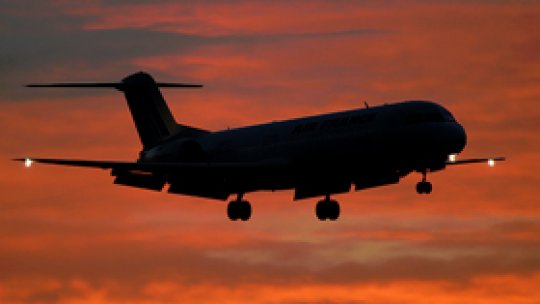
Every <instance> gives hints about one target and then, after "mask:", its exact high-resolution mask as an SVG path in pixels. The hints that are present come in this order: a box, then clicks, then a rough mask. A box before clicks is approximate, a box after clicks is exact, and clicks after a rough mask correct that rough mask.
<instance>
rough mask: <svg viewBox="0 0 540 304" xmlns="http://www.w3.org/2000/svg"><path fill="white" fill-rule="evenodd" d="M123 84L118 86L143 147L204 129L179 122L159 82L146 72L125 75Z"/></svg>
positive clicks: (199, 132) (187, 135)
mask: <svg viewBox="0 0 540 304" xmlns="http://www.w3.org/2000/svg"><path fill="white" fill-rule="evenodd" d="M122 84H123V85H122V86H120V87H119V88H118V89H119V90H120V91H122V92H124V95H125V96H126V100H127V103H128V106H129V110H130V111H131V116H132V117H133V121H134V122H135V127H136V128H137V132H138V133H139V137H140V139H141V142H142V145H143V147H144V149H147V148H151V147H153V146H155V145H156V144H157V143H159V142H160V141H162V140H163V139H166V138H168V137H170V136H171V135H175V134H178V133H183V135H184V136H186V137H191V136H197V135H199V134H201V133H206V132H207V131H203V130H200V129H196V128H193V127H189V126H185V125H181V124H178V123H177V122H176V120H175V119H174V117H173V115H172V113H171V111H170V110H169V107H168V106H167V104H166V103H165V99H163V95H161V92H160V91H159V88H158V84H157V83H156V82H155V81H154V79H153V78H152V77H151V76H150V75H149V74H146V73H143V72H139V73H135V74H132V75H130V76H128V77H126V78H124V79H123V80H122ZM183 86H185V85H183Z"/></svg>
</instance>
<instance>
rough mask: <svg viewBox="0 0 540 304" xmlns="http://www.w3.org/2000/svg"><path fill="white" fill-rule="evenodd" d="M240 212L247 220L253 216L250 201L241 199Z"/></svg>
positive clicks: (240, 215) (243, 219) (241, 217)
mask: <svg viewBox="0 0 540 304" xmlns="http://www.w3.org/2000/svg"><path fill="white" fill-rule="evenodd" d="M238 206H239V208H238V211H239V212H238V213H239V217H240V219H241V220H242V221H247V220H249V219H250V218H251V211H252V209H251V204H250V203H249V202H248V201H240V202H239V204H238Z"/></svg>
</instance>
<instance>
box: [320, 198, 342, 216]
mask: <svg viewBox="0 0 540 304" xmlns="http://www.w3.org/2000/svg"><path fill="white" fill-rule="evenodd" d="M339 213H340V208H339V203H338V202H337V201H335V200H332V199H330V195H327V196H326V197H325V198H324V199H323V200H320V201H319V202H317V205H316V206H315V214H316V215H317V218H318V219H319V220H321V221H326V220H331V221H335V220H337V219H338V218H339Z"/></svg>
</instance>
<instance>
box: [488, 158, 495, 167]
mask: <svg viewBox="0 0 540 304" xmlns="http://www.w3.org/2000/svg"><path fill="white" fill-rule="evenodd" d="M488 166H490V167H495V160H494V159H493V158H490V159H488Z"/></svg>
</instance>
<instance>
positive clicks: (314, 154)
mask: <svg viewBox="0 0 540 304" xmlns="http://www.w3.org/2000/svg"><path fill="white" fill-rule="evenodd" d="M465 145H466V134H465V130H464V129H463V127H462V126H461V125H460V124H459V123H458V122H457V121H456V120H455V119H454V117H453V116H452V114H450V112H449V111H448V110H446V109H445V108H443V107H442V106H440V105H438V104H436V103H433V102H428V101H407V102H401V103H395V104H389V105H382V106H376V107H369V108H362V109H356V110H350V111H342V112H336V113H330V114H323V115H316V116H310V117H304V118H298V119H292V120H286V121H278V122H271V123H266V124H260V125H254V126H248V127H242V128H235V129H228V130H223V131H217V132H211V133H208V134H205V135H202V136H199V137H196V138H189V139H186V138H174V137H173V138H171V139H169V140H167V141H166V142H164V143H162V144H160V145H158V146H157V147H154V148H152V149H150V150H148V151H145V152H143V153H142V157H141V161H153V162H156V161H163V162H174V161H177V162H185V161H204V162H210V163H212V162H219V163H223V162H231V163H233V162H259V163H260V162H268V163H275V164H280V165H281V166H280V167H279V168H280V171H279V172H274V171H275V170H274V171H269V172H258V173H255V174H254V175H253V176H246V177H244V178H238V177H234V178H228V179H227V183H228V186H227V187H229V188H230V190H231V191H232V192H236V191H245V192H247V191H256V190H277V189H288V188H296V189H298V188H299V187H301V184H303V183H306V184H309V185H313V184H321V185H331V184H332V183H334V184H337V183H340V184H342V186H341V187H342V188H343V189H344V188H345V185H348V186H349V187H350V185H351V183H352V184H356V187H357V189H361V188H363V187H366V188H367V187H372V186H374V184H375V185H376V184H377V183H381V184H387V183H393V182H397V180H399V178H400V177H402V176H405V175H407V174H408V173H410V172H411V171H415V170H416V171H421V170H427V171H436V170H440V169H443V168H444V166H445V162H446V160H447V158H448V155H450V154H457V153H459V152H461V151H462V150H463V148H464V147H465ZM231 176H234V174H231ZM377 176H381V177H382V178H381V180H380V181H379V180H378V177H377ZM209 178H211V177H209ZM335 179H340V181H335ZM396 179H397V180H396ZM236 184H238V185H242V187H244V188H249V189H236ZM246 185H247V186H246ZM311 188H313V187H311ZM347 190H348V189H347ZM306 195H307V196H305V197H311V195H310V194H309V195H308V194H306ZM297 198H302V195H300V197H298V196H297Z"/></svg>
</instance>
